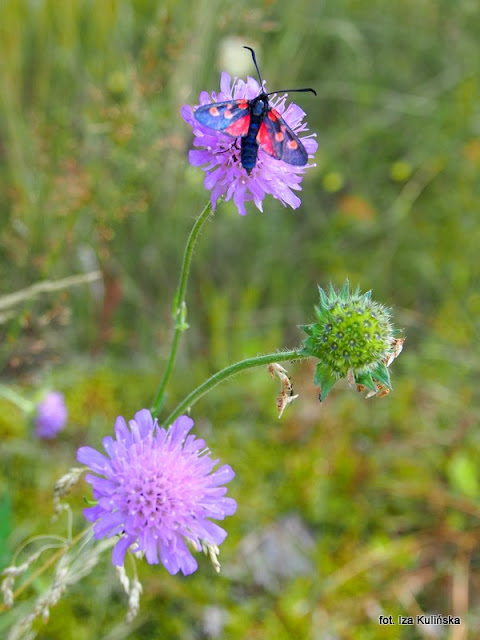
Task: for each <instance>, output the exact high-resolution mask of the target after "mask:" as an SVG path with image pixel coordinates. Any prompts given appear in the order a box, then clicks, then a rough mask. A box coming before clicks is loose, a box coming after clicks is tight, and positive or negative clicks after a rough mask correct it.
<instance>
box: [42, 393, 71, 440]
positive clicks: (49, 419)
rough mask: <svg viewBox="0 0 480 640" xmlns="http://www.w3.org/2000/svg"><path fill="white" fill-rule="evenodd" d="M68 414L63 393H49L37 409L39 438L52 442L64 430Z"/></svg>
mask: <svg viewBox="0 0 480 640" xmlns="http://www.w3.org/2000/svg"><path fill="white" fill-rule="evenodd" d="M67 417H68V412H67V407H66V406H65V399H64V396H63V393H60V392H59V391H49V392H48V393H47V394H46V396H45V397H44V398H43V400H42V401H41V402H39V403H38V404H37V406H36V408H35V418H34V423H35V433H36V435H37V436H38V437H39V438H43V439H46V440H51V439H52V438H55V436H56V435H57V433H58V432H59V431H61V430H62V429H63V427H64V426H65V423H66V421H67Z"/></svg>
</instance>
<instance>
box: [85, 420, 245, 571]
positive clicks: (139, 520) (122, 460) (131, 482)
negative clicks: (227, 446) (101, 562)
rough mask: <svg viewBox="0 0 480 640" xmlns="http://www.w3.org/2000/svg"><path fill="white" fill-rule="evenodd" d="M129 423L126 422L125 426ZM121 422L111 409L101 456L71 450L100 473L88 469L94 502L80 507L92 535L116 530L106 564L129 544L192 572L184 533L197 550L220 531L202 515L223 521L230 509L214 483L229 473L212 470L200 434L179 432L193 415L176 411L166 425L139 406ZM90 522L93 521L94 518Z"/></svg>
mask: <svg viewBox="0 0 480 640" xmlns="http://www.w3.org/2000/svg"><path fill="white" fill-rule="evenodd" d="M129 427H130V428H129ZM129 427H127V424H126V422H125V420H124V419H123V418H122V417H121V416H119V417H118V418H117V420H116V422H115V437H116V439H114V438H111V437H106V438H104V439H103V446H104V448H105V451H106V452H107V454H108V458H107V457H106V456H104V455H103V454H101V453H99V452H98V451H96V450H95V449H92V448H91V447H81V448H80V449H79V450H78V452H77V459H78V461H79V462H81V463H83V464H86V465H87V466H89V467H90V468H91V469H92V471H94V472H95V473H98V474H101V475H102V476H105V477H102V478H99V477H98V476H94V475H90V474H88V475H87V476H86V477H85V479H86V481H87V482H89V483H90V484H91V485H92V487H93V497H94V498H95V500H97V504H96V505H95V506H94V507H90V508H88V509H85V510H84V514H85V517H86V518H87V520H89V521H90V522H96V524H95V526H94V533H95V537H96V538H97V539H98V538H102V537H105V536H107V537H111V536H114V535H120V539H119V540H118V542H117V544H116V545H115V547H114V549H113V554H112V561H113V564H115V565H118V566H121V565H123V563H124V559H125V553H126V551H127V549H128V548H129V547H132V546H133V549H132V551H134V552H138V551H144V552H145V557H146V559H147V562H148V563H149V564H158V557H159V556H160V560H161V561H162V563H163V565H164V566H165V568H166V569H167V571H168V572H169V573H171V574H172V575H174V574H176V573H177V572H178V571H179V570H180V571H182V573H183V574H184V575H188V574H190V573H193V572H194V571H195V570H196V569H197V568H198V565H197V562H196V560H195V559H194V557H193V556H192V554H191V553H190V551H189V549H188V547H187V545H186V543H185V539H186V540H187V541H188V542H189V543H190V544H191V545H192V546H193V547H195V548H196V549H198V550H199V551H201V550H202V543H204V544H205V543H206V545H207V546H215V545H219V544H221V543H222V542H223V541H224V540H225V538H226V536H227V533H226V532H225V531H224V529H222V528H221V527H219V526H218V525H216V524H214V523H213V522H211V521H210V520H209V518H215V519H217V520H223V519H224V518H225V516H228V515H232V514H233V513H235V511H236V509H237V503H236V502H235V500H234V499H233V498H226V497H224V496H225V494H226V492H227V489H226V487H224V486H222V485H223V484H224V483H226V482H229V481H230V480H231V479H232V478H233V477H234V475H235V474H234V472H233V471H232V469H231V468H230V467H229V466H228V465H222V466H221V467H220V468H219V469H217V470H216V471H214V472H213V473H212V470H213V468H214V467H215V465H216V464H217V462H218V460H212V459H211V457H210V451H209V449H208V448H207V447H206V446H205V442H204V440H201V439H199V438H196V437H195V436H193V435H187V434H188V432H189V431H190V429H191V428H192V427H193V420H192V419H191V418H189V417H188V416H181V417H180V418H177V420H175V422H174V423H173V424H172V425H171V426H170V427H169V429H168V430H165V429H163V428H160V427H159V426H158V424H157V420H155V421H154V420H153V418H152V415H151V413H150V411H148V410H147V409H142V410H141V411H139V412H138V413H136V414H135V418H134V420H130V422H129ZM97 521H98V522H97Z"/></svg>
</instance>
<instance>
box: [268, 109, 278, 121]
mask: <svg viewBox="0 0 480 640" xmlns="http://www.w3.org/2000/svg"><path fill="white" fill-rule="evenodd" d="M268 117H269V118H270V120H271V121H272V122H276V121H277V120H279V119H280V118H281V115H280V114H279V113H278V111H275V109H270V110H269V111H268Z"/></svg>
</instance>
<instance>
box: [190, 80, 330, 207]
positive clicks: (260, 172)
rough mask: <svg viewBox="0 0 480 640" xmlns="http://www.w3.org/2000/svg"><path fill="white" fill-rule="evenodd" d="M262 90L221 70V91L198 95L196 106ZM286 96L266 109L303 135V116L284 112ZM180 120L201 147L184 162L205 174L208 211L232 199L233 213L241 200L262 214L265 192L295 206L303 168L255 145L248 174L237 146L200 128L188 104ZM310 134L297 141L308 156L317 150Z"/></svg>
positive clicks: (219, 133)
mask: <svg viewBox="0 0 480 640" xmlns="http://www.w3.org/2000/svg"><path fill="white" fill-rule="evenodd" d="M260 90H261V87H260V85H259V83H258V82H257V81H256V80H255V79H254V78H250V77H248V78H247V82H244V81H243V80H238V79H234V80H233V82H232V79H231V77H230V75H229V74H228V73H225V72H223V73H222V75H221V80H220V93H218V94H215V93H212V95H211V96H210V95H209V94H208V93H207V92H206V91H202V93H201V94H200V97H199V102H200V105H205V104H209V103H211V102H224V101H228V100H239V99H241V98H246V99H247V100H253V99H254V98H255V97H256V96H257V95H258V94H259V93H260ZM286 98H287V96H286V94H285V95H283V96H282V97H281V98H275V99H273V100H272V99H270V100H269V102H270V105H271V106H272V107H273V108H275V109H276V110H277V111H278V113H279V114H280V115H281V116H282V118H283V119H284V120H285V122H286V123H287V125H288V126H289V127H290V128H291V129H292V130H293V132H294V133H295V134H297V135H299V134H300V133H302V132H304V131H307V126H306V124H305V123H304V124H302V120H303V117H304V116H305V112H304V111H303V110H302V109H301V108H300V107H299V106H298V105H296V104H294V103H293V102H292V103H291V104H290V105H289V106H288V107H287V108H285V101H286ZM181 115H182V118H183V119H184V120H185V122H187V123H188V124H189V125H190V126H191V127H192V129H193V134H194V136H195V137H194V140H193V144H194V145H195V146H196V147H201V148H202V149H201V150H193V151H190V152H189V161H190V164H191V165H193V166H202V165H206V166H204V167H203V170H204V171H205V172H206V174H207V175H206V176H205V182H204V184H205V188H206V189H209V190H211V191H212V194H211V201H212V206H213V209H215V205H216V202H217V200H218V199H219V198H220V197H221V196H225V200H230V199H232V198H233V202H234V203H235V205H236V207H237V209H238V213H239V214H240V215H245V214H246V210H245V202H246V201H247V200H253V202H254V204H255V206H256V207H257V209H259V210H260V211H263V208H262V201H263V199H264V198H265V195H266V194H270V195H272V196H273V197H274V198H276V199H277V200H280V202H281V203H282V204H283V205H284V206H286V205H290V206H291V207H292V209H296V208H297V207H299V206H300V203H301V201H300V198H299V197H298V196H297V195H295V193H294V191H299V190H301V187H300V183H301V181H302V178H303V174H304V173H305V170H306V169H307V168H308V167H311V166H314V165H306V166H301V167H298V166H292V165H290V164H287V163H285V162H283V161H281V160H277V159H276V158H273V157H271V156H270V155H269V154H267V153H266V152H265V151H263V150H262V148H261V147H260V149H259V151H258V156H257V162H256V165H255V167H254V168H253V170H252V172H251V173H250V175H248V174H247V172H246V170H245V169H244V168H243V167H242V164H241V161H240V149H239V148H238V146H236V142H235V139H234V138H232V137H231V136H229V135H227V134H226V133H223V132H222V131H215V130H212V129H210V128H209V127H206V126H204V125H202V124H200V123H199V122H198V121H197V120H196V119H195V117H194V115H193V110H192V107H190V105H184V106H183V107H182V110H181ZM314 137H315V134H312V135H310V136H305V137H301V138H300V140H301V142H302V144H303V146H304V147H305V149H306V151H307V153H308V154H309V155H310V156H311V155H312V154H314V153H315V151H316V150H317V147H318V145H317V142H316V141H315V140H314Z"/></svg>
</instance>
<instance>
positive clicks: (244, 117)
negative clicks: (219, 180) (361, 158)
mask: <svg viewBox="0 0 480 640" xmlns="http://www.w3.org/2000/svg"><path fill="white" fill-rule="evenodd" d="M244 49H248V50H249V51H251V53H252V58H253V62H254V64H255V69H256V70H257V74H258V79H259V81H260V86H261V87H263V81H262V76H261V75H260V71H259V69H258V65H257V60H256V58H255V52H254V50H253V49H252V48H251V47H244ZM288 91H298V92H301V91H311V92H312V93H314V94H315V95H317V92H316V91H314V89H310V88H307V89H282V90H281V91H271V92H270V93H265V91H261V93H259V94H258V96H257V97H256V98H253V100H247V99H245V98H243V99H241V100H229V101H228V102H213V103H212V104H205V105H203V106H201V107H198V108H197V109H196V110H195V111H194V113H193V115H194V116H195V118H196V119H197V120H198V122H200V124H203V125H205V126H206V127H208V128H209V129H214V130H215V131H222V132H223V133H226V134H228V135H229V136H232V138H238V137H240V138H241V139H242V140H241V147H240V159H241V162H242V166H243V167H244V168H245V170H246V171H247V173H248V174H249V173H250V172H251V171H252V169H253V168H254V166H255V164H256V162H257V153H258V147H259V146H260V147H261V148H262V149H263V151H265V153H268V155H270V156H272V157H273V158H276V159H277V160H283V162H286V163H288V164H291V165H294V166H296V167H303V166H304V165H306V164H307V162H308V154H307V151H306V149H305V147H304V146H303V144H302V143H301V142H300V140H299V138H298V136H297V135H295V133H294V132H293V131H292V130H291V129H290V127H289V126H288V124H286V122H285V121H284V120H283V118H282V116H281V115H280V114H279V113H278V111H276V110H275V109H274V108H273V107H271V106H270V104H269V102H268V96H271V95H272V94H274V93H283V92H285V93H286V92H288Z"/></svg>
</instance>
